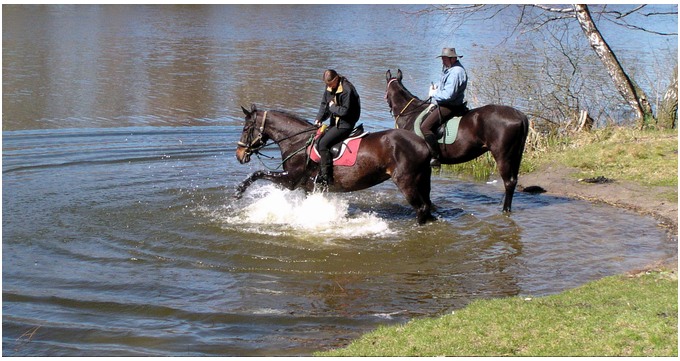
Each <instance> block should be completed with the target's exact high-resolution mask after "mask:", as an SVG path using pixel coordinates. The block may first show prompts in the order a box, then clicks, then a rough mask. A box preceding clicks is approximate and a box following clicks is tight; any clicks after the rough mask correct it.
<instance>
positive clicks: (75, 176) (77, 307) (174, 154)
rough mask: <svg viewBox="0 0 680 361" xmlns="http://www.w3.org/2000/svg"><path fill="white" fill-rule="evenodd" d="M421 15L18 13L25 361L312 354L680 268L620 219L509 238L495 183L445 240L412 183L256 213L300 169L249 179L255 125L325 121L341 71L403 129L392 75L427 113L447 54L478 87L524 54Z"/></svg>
mask: <svg viewBox="0 0 680 361" xmlns="http://www.w3.org/2000/svg"><path fill="white" fill-rule="evenodd" d="M418 9H422V7H413V6H393V5H384V6H320V5H319V6H261V5H229V6H181V5H176V6H134V5H121V6H107V5H102V6H73V5H63V6H62V5H54V6H43V5H30V6H26V5H3V24H2V36H3V53H2V57H3V61H2V66H3V94H2V99H3V114H2V129H3V134H2V273H3V277H2V352H3V356H137V355H143V356H217V355H219V356H255V355H266V356H273V355H276V356H280V355H309V354H311V353H312V352H313V351H316V350H320V349H325V348H329V347H335V346H342V345H344V344H346V343H347V342H349V340H350V339H352V338H355V337H357V336H359V335H360V334H362V333H364V332H366V331H369V330H371V329H374V328H375V327H377V326H378V325H382V324H394V323H402V322H405V321H407V320H409V319H411V318H414V317H421V316H435V315H439V314H442V313H447V312H451V310H454V309H458V308H460V307H463V306H465V305H466V304H467V303H469V302H470V301H472V300H475V299H480V298H494V297H505V296H512V295H527V294H531V295H546V294H551V293H555V292H559V291H562V290H564V289H568V288H571V287H575V286H578V285H580V284H583V283H584V282H587V281H590V280H593V279H597V278H600V277H603V276H606V275H611V274H615V273H620V272H624V271H627V270H629V269H631V268H635V267H641V266H644V265H646V264H648V263H649V262H650V261H653V260H656V259H658V258H662V257H665V256H667V255H672V254H676V253H677V248H674V247H673V246H674V245H669V244H668V242H665V241H664V240H665V235H664V232H663V231H662V230H661V229H659V228H658V227H657V226H656V223H655V222H654V220H653V219H651V218H648V217H641V216H638V215H635V214H631V213H628V212H626V211H622V210H619V209H614V208H611V207H608V206H604V205H593V204H588V203H585V202H580V201H574V200H568V199H563V198H556V197H550V196H545V195H539V196H530V195H527V194H517V195H516V199H515V201H514V202H513V210H514V212H513V213H512V215H510V216H507V215H503V214H501V213H500V209H501V200H502V199H501V195H502V186H501V184H500V182H498V181H496V182H494V181H495V180H494V179H493V178H492V179H490V180H489V183H486V182H473V181H469V180H465V179H460V178H457V177H455V176H453V175H446V174H436V175H435V176H434V177H433V180H432V182H433V190H432V199H433V201H434V203H435V204H436V205H437V207H438V208H437V212H436V215H437V216H438V218H439V220H438V221H437V222H434V223H430V224H427V225H425V226H422V227H418V226H417V225H416V221H415V214H414V212H413V210H412V209H411V207H410V206H409V205H408V204H407V203H406V201H405V200H404V199H403V197H402V196H401V194H400V193H399V192H398V190H397V189H396V187H395V186H394V185H393V184H392V183H391V181H387V182H385V183H383V184H381V185H379V186H377V187H374V188H371V189H367V190H364V191H361V192H354V193H348V194H332V195H328V194H308V195H306V194H304V193H302V192H298V191H295V192H291V191H285V190H281V189H278V188H276V187H274V186H272V185H271V184H270V183H267V182H261V183H255V184H254V185H253V186H252V187H251V188H250V189H249V190H248V192H247V193H246V194H245V195H244V197H243V198H242V199H240V200H235V199H234V198H233V197H232V194H233V192H234V190H235V187H236V185H237V184H239V182H241V181H242V180H243V179H244V178H245V177H246V176H247V175H248V174H249V173H250V172H253V171H255V170H259V169H263V168H265V167H271V168H275V167H276V166H277V165H278V164H277V161H280V160H279V159H277V158H276V156H277V155H278V153H277V151H276V150H272V151H270V152H268V153H269V154H270V155H273V156H275V158H274V159H263V162H264V164H263V163H260V162H259V161H258V160H257V159H253V161H252V162H251V163H249V164H248V165H241V164H238V162H237V161H236V159H235V157H234V152H235V145H236V142H237V141H238V139H239V136H240V131H241V127H242V121H243V114H242V112H241V108H240V106H246V107H248V106H249V105H250V104H251V103H257V104H258V106H259V107H261V108H263V109H275V108H278V109H283V110H287V111H292V112H295V113H298V114H300V115H301V116H303V117H305V118H308V119H310V120H311V117H313V116H314V115H315V113H316V109H317V107H318V102H319V99H320V97H321V92H322V90H323V86H322V84H321V81H320V75H321V74H322V73H323V70H324V69H326V68H336V69H337V70H339V71H340V72H341V73H344V74H346V75H347V76H348V77H349V78H350V79H351V80H352V82H353V83H354V84H355V85H356V86H357V90H358V91H359V93H360V94H361V101H362V122H363V123H364V125H365V126H366V128H367V129H369V130H382V129H385V128H390V127H392V125H393V120H392V118H391V115H390V114H389V112H388V108H387V105H386V103H385V100H384V99H383V96H384V91H385V71H386V70H387V69H390V68H391V69H393V70H394V69H396V68H400V69H402V70H404V74H405V83H406V84H407V86H408V87H409V89H412V90H413V92H414V93H417V94H421V95H422V94H423V93H422V92H424V91H425V89H426V87H427V86H428V85H429V83H430V81H432V80H434V79H436V78H437V74H438V72H439V69H440V64H441V63H440V62H439V60H438V59H436V58H435V55H436V54H438V52H439V49H441V47H442V46H452V45H453V46H456V47H457V48H459V49H460V50H461V51H463V50H464V51H465V53H466V56H465V58H464V59H465V62H466V63H465V64H466V66H468V69H469V70H470V73H471V74H480V75H477V76H483V73H482V72H480V70H479V68H476V66H477V64H481V63H483V60H484V59H487V58H491V57H495V56H498V55H502V54H505V49H508V48H513V46H512V44H505V43H503V39H502V37H500V36H499V34H498V33H496V27H479V26H467V27H465V26H464V27H461V28H456V29H454V28H451V27H450V26H449V25H448V23H447V18H446V16H443V15H435V14H430V15H428V16H423V17H414V16H413V15H410V13H412V12H413V11H416V10H418ZM676 10H677V7H676ZM338 19H341V21H340V23H341V24H351V26H350V27H346V28H343V32H342V33H339V32H338V31H337V24H338ZM500 20H502V19H499V23H504V24H512V22H511V21H509V20H512V19H505V20H503V21H500ZM506 20H508V21H509V22H508V21H506ZM674 28H677V21H676V23H675V24H674ZM503 44H504V45H503ZM539 44H540V42H539ZM612 44H614V46H617V49H628V48H632V49H633V50H634V52H628V53H626V52H625V51H624V52H622V53H620V54H621V55H622V61H623V62H630V61H631V58H632V60H634V62H635V64H637V65H639V66H648V65H649V64H650V61H651V60H653V59H652V58H654V59H656V57H652V58H650V57H644V58H640V57H639V49H641V48H644V49H645V50H646V51H649V52H656V51H659V49H663V48H664V44H663V42H662V43H655V42H653V41H650V40H649V38H647V37H645V36H642V35H636V36H632V37H630V36H625V37H621V38H618V41H617V39H612ZM641 44H642V45H641ZM501 45H502V46H501ZM675 46H676V47H677V44H675ZM515 50H517V49H515ZM520 50H521V49H520ZM626 54H632V56H626ZM524 55H527V56H528V55H530V54H523V55H522V56H524ZM526 61H531V59H529V58H527V59H526ZM473 78H474V76H473ZM475 101H477V100H475Z"/></svg>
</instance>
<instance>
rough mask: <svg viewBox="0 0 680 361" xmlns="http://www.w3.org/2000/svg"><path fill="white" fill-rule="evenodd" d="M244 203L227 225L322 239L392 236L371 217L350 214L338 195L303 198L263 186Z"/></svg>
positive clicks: (327, 194)
mask: <svg viewBox="0 0 680 361" xmlns="http://www.w3.org/2000/svg"><path fill="white" fill-rule="evenodd" d="M244 203H245V206H243V208H242V209H238V210H236V214H234V215H232V216H230V217H228V219H226V221H227V223H229V224H230V225H232V226H233V225H242V226H245V227H247V229H248V230H249V231H253V230H254V231H255V232H258V233H264V234H288V235H294V236H298V237H307V236H309V235H316V236H321V237H324V238H355V237H376V236H386V235H390V234H393V233H394V232H392V231H390V229H389V225H388V223H387V222H386V221H385V220H383V219H380V218H379V217H378V216H376V215H375V214H373V213H370V212H369V213H364V212H358V213H355V214H351V212H350V210H349V208H350V207H349V202H348V201H347V200H345V199H343V197H342V196H341V195H337V194H329V193H310V194H307V195H305V194H304V192H302V191H289V190H285V189H280V188H278V187H276V186H274V185H264V186H262V187H259V188H253V189H252V191H250V192H248V193H247V194H246V197H245V198H244ZM257 226H260V227H257Z"/></svg>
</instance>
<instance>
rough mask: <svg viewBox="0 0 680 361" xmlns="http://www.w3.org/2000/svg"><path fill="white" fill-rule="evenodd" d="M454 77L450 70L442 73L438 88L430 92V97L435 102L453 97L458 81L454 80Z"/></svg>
mask: <svg viewBox="0 0 680 361" xmlns="http://www.w3.org/2000/svg"><path fill="white" fill-rule="evenodd" d="M455 78H456V77H455V76H453V74H451V72H450V71H449V72H446V73H445V74H444V75H442V79H441V81H440V83H439V88H437V90H435V92H434V94H432V99H433V100H434V101H436V102H437V103H439V102H446V101H449V100H451V99H453V97H454V95H455V94H456V92H457V91H458V83H457V82H456V81H455Z"/></svg>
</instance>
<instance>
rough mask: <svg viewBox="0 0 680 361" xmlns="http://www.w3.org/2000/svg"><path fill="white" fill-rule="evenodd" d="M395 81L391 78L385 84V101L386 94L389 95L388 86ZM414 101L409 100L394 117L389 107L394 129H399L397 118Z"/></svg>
mask: <svg viewBox="0 0 680 361" xmlns="http://www.w3.org/2000/svg"><path fill="white" fill-rule="evenodd" d="M395 81H399V80H398V79H397V78H392V79H390V81H388V82H387V87H386V88H385V100H387V94H389V89H390V84H392V83H393V82H395ZM414 100H416V97H413V98H411V100H409V101H408V103H406V105H405V106H404V108H403V109H401V111H400V112H399V114H397V115H394V113H393V112H392V107H391V106H390V113H392V116H394V128H395V129H398V128H399V124H398V121H399V117H400V116H402V115H403V114H404V112H405V111H406V109H408V107H409V106H410V105H411V103H413V101H414ZM423 103H426V102H423Z"/></svg>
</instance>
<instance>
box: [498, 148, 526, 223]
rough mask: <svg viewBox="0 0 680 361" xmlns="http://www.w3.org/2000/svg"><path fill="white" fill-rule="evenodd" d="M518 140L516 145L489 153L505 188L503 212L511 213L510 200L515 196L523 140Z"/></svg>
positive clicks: (522, 151)
mask: <svg viewBox="0 0 680 361" xmlns="http://www.w3.org/2000/svg"><path fill="white" fill-rule="evenodd" d="M516 139H517V138H514V140H513V141H515V142H517V140H516ZM519 139H520V141H519V142H518V143H515V144H510V145H506V146H507V148H506V149H505V150H503V149H496V150H493V151H492V152H491V154H492V155H493V156H494V158H495V159H496V165H497V166H498V173H499V174H500V175H501V178H502V179H503V186H504V187H505V196H504V197H503V212H511V211H512V198H513V196H514V195H515V188H516V187H517V179H518V177H519V166H520V163H521V162H522V153H524V139H523V138H519ZM501 148H502V147H501Z"/></svg>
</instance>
